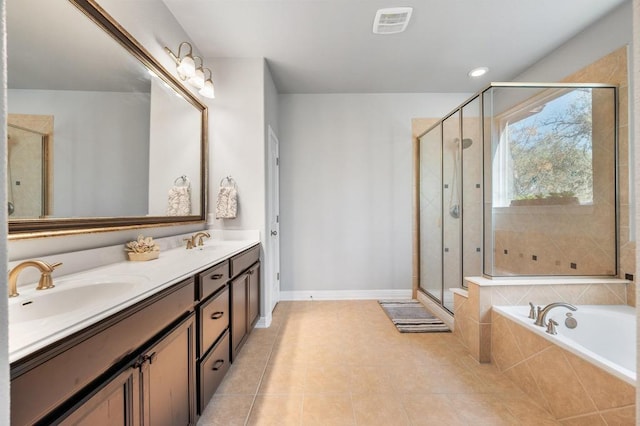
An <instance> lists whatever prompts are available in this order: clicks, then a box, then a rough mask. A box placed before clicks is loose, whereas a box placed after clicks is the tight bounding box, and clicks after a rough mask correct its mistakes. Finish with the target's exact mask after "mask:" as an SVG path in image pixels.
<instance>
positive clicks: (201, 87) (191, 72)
mask: <svg viewBox="0 0 640 426" xmlns="http://www.w3.org/2000/svg"><path fill="white" fill-rule="evenodd" d="M185 45H186V46H187V47H188V49H189V51H188V52H187V53H185V55H184V56H183V55H182V46H185ZM164 50H165V51H166V52H167V53H168V54H169V56H171V59H173V62H175V63H176V71H177V72H178V77H180V79H181V80H182V81H186V82H187V83H189V84H190V85H191V86H193V87H195V88H196V89H198V93H200V94H201V95H202V96H204V97H205V98H211V99H213V98H214V97H215V95H214V90H213V80H212V79H211V70H210V69H209V68H205V67H204V61H203V60H202V58H201V57H200V56H194V55H193V47H192V46H191V44H190V43H188V42H186V41H183V42H182V43H180V45H179V46H178V54H177V55H176V54H175V53H173V52H172V51H171V49H169V48H168V47H165V48H164ZM196 59H197V60H199V61H200V65H198V66H197V67H196ZM205 70H207V71H209V78H206V76H205Z"/></svg>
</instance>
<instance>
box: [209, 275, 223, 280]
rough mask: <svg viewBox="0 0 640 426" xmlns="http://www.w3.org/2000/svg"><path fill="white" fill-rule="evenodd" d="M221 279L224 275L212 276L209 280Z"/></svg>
mask: <svg viewBox="0 0 640 426" xmlns="http://www.w3.org/2000/svg"><path fill="white" fill-rule="evenodd" d="M222 277H224V274H213V275H211V279H212V280H219V279H220V278H222Z"/></svg>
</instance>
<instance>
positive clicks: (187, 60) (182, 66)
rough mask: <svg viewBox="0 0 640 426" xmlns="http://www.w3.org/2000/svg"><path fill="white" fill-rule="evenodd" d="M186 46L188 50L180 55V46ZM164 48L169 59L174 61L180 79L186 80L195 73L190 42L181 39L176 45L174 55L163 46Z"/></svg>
mask: <svg viewBox="0 0 640 426" xmlns="http://www.w3.org/2000/svg"><path fill="white" fill-rule="evenodd" d="M185 45H186V46H188V48H189V52H187V53H186V54H185V55H184V56H182V46H185ZM164 50H165V51H166V52H167V53H168V54H169V56H171V59H173V61H174V62H175V63H176V71H177V72H178V76H179V77H180V79H181V80H183V81H186V80H187V79H189V78H191V77H193V76H194V75H195V74H196V62H195V60H194V59H193V48H192V47H191V44H190V43H187V42H186V41H183V42H182V43H180V45H179V46H178V54H177V55H176V54H175V53H173V52H172V51H171V49H169V48H168V47H166V46H165V48H164Z"/></svg>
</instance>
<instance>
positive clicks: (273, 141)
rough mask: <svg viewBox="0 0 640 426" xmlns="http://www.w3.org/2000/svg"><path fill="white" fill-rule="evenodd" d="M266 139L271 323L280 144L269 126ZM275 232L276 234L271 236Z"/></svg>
mask: <svg viewBox="0 0 640 426" xmlns="http://www.w3.org/2000/svg"><path fill="white" fill-rule="evenodd" d="M267 127H268V137H267V218H266V219H267V223H266V227H267V232H266V233H267V235H266V236H265V239H266V247H265V260H266V262H265V263H266V264H265V272H264V275H263V276H264V278H265V286H264V289H265V290H266V291H265V296H266V297H265V308H266V310H265V319H266V320H267V323H270V322H271V313H272V312H273V309H274V308H275V306H276V304H277V303H278V302H279V301H280V280H279V274H280V223H279V215H280V164H279V157H280V151H279V146H280V142H279V141H278V136H277V135H276V133H275V132H274V131H273V128H271V126H270V125H269V126H267ZM272 231H275V232H276V233H277V234H276V235H275V236H274V235H272V234H271V232H272Z"/></svg>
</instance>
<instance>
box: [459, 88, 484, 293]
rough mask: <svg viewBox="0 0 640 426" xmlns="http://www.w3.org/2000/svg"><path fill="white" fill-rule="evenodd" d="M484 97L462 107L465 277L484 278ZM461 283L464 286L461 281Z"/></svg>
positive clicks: (463, 271) (463, 250)
mask: <svg viewBox="0 0 640 426" xmlns="http://www.w3.org/2000/svg"><path fill="white" fill-rule="evenodd" d="M480 113H481V111H480V98H479V97H476V98H474V99H473V100H472V101H471V102H469V103H467V104H466V105H465V106H464V107H463V108H462V138H461V139H462V154H461V158H462V163H461V164H462V169H461V171H462V211H463V215H462V235H464V238H462V278H463V279H464V277H472V276H475V277H477V276H480V275H482V135H481V129H482V126H481V122H480V116H481V114H480ZM461 284H463V283H462V282H461Z"/></svg>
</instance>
